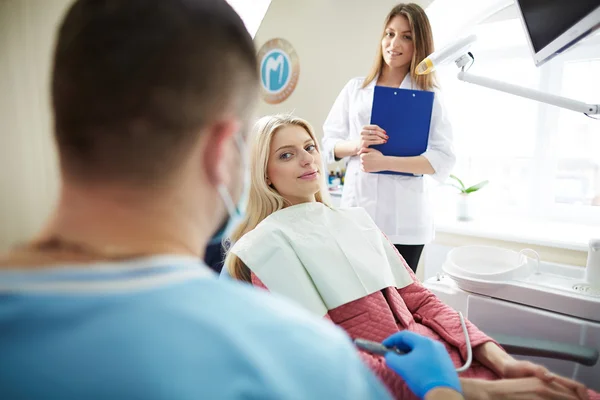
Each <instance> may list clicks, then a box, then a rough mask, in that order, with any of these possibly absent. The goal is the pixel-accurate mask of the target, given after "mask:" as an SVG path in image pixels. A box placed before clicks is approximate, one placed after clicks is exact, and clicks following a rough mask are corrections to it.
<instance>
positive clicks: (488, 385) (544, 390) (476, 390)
mask: <svg viewBox="0 0 600 400" xmlns="http://www.w3.org/2000/svg"><path fill="white" fill-rule="evenodd" d="M461 384H462V388H463V394H464V396H465V399H467V400H578V399H579V397H578V396H577V394H576V393H575V392H573V391H572V390H571V389H569V388H566V387H564V386H562V385H561V384H559V383H558V382H546V381H543V380H541V379H539V378H536V377H530V378H520V379H500V380H497V381H483V380H479V379H463V380H461Z"/></svg>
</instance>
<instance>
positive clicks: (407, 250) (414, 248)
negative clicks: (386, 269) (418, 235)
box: [394, 244, 424, 273]
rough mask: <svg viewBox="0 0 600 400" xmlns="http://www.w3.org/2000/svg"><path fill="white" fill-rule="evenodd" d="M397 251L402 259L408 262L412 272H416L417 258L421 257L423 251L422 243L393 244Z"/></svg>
mask: <svg viewBox="0 0 600 400" xmlns="http://www.w3.org/2000/svg"><path fill="white" fill-rule="evenodd" d="M394 246H395V247H396V249H398V253H400V255H402V257H403V258H404V261H406V263H407V264H408V266H409V267H410V269H412V270H413V272H415V273H416V272H417V265H419V259H421V253H422V252H423V247H424V245H422V244H395V245H394Z"/></svg>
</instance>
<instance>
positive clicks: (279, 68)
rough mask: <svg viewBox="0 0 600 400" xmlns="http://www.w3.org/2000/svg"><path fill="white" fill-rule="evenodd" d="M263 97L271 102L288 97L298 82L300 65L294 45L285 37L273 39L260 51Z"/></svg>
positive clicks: (274, 102)
mask: <svg viewBox="0 0 600 400" xmlns="http://www.w3.org/2000/svg"><path fill="white" fill-rule="evenodd" d="M258 60H259V63H260V65H259V66H260V83H261V85H260V86H261V92H262V95H263V99H264V100H265V101H266V102H267V103H269V104H277V103H281V102H282V101H284V100H285V99H287V98H288V97H289V96H290V95H291V94H292V92H293V91H294V89H295V88H296V84H297V83H298V76H299V75H300V65H299V63H298V55H297V54H296V51H295V50H294V48H293V47H292V45H291V44H290V43H289V42H288V41H286V40H284V39H271V40H269V41H268V42H267V43H265V44H264V45H263V46H262V48H261V49H260V51H259V52H258Z"/></svg>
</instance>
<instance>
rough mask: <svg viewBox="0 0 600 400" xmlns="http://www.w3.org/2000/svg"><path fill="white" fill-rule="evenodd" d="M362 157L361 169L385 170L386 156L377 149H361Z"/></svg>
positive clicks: (367, 170)
mask: <svg viewBox="0 0 600 400" xmlns="http://www.w3.org/2000/svg"><path fill="white" fill-rule="evenodd" d="M358 155H359V157H360V169H361V170H363V171H364V172H379V171H385V170H386V169H387V168H386V167H385V156H384V155H383V154H382V153H381V152H380V151H379V150H375V149H368V148H367V149H361V150H360V151H359V152H358Z"/></svg>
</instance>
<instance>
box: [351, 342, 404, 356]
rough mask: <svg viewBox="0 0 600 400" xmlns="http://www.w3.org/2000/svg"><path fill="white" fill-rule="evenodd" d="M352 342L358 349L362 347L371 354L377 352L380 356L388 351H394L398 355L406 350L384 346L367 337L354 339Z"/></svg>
mask: <svg viewBox="0 0 600 400" xmlns="http://www.w3.org/2000/svg"><path fill="white" fill-rule="evenodd" d="M354 344H355V345H356V347H358V348H359V349H362V350H364V351H366V352H369V353H372V354H378V355H380V356H385V354H386V353H389V352H394V353H397V354H400V355H402V354H406V352H404V351H402V350H400V349H397V348H395V347H386V346H384V345H383V344H381V343H379V342H374V341H372V340H367V339H354Z"/></svg>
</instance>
